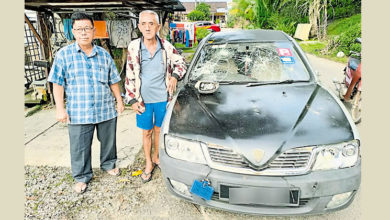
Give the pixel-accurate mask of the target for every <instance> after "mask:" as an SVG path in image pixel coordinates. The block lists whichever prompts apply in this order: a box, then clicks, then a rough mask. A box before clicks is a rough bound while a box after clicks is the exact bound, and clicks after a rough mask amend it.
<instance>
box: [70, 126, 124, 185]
mask: <svg viewBox="0 0 390 220" xmlns="http://www.w3.org/2000/svg"><path fill="white" fill-rule="evenodd" d="M116 123H117V118H113V119H111V120H108V121H104V122H101V123H98V124H75V125H72V124H69V125H68V130H69V139H70V160H71V166H72V176H73V178H74V179H75V180H76V181H77V182H84V183H88V182H89V181H90V180H91V178H92V165H91V146H92V139H93V133H94V131H95V128H96V131H97V138H98V140H99V141H100V168H101V169H102V170H111V169H114V168H115V163H116V159H117V155H116Z"/></svg>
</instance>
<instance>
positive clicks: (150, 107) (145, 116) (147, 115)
mask: <svg viewBox="0 0 390 220" xmlns="http://www.w3.org/2000/svg"><path fill="white" fill-rule="evenodd" d="M166 110H167V102H166V101H165V102H157V103H145V111H144V112H143V113H142V114H141V115H139V114H137V116H136V118H137V127H139V128H141V129H144V130H150V129H152V128H153V127H154V126H157V127H161V124H162V122H163V120H164V116H165V112H166ZM153 113H154V117H153ZM153 118H154V120H153Z"/></svg>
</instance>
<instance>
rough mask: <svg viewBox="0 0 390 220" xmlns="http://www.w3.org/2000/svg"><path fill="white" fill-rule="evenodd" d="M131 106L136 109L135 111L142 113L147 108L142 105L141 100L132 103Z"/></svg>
mask: <svg viewBox="0 0 390 220" xmlns="http://www.w3.org/2000/svg"><path fill="white" fill-rule="evenodd" d="M131 108H132V109H133V110H134V111H135V113H137V114H139V115H141V114H142V113H143V112H144V111H145V108H144V107H142V106H141V105H140V104H139V102H136V103H134V104H132V105H131Z"/></svg>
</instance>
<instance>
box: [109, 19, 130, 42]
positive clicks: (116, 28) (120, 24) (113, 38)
mask: <svg viewBox="0 0 390 220" xmlns="http://www.w3.org/2000/svg"><path fill="white" fill-rule="evenodd" d="M132 30H133V27H132V22H131V20H111V21H107V31H108V35H109V38H110V44H111V45H112V46H114V47H116V48H127V47H128V46H129V43H130V42H131V32H132Z"/></svg>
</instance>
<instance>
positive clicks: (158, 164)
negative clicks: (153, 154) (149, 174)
mask: <svg viewBox="0 0 390 220" xmlns="http://www.w3.org/2000/svg"><path fill="white" fill-rule="evenodd" d="M153 166H154V167H156V166H157V167H158V168H159V169H161V167H160V163H155V162H153Z"/></svg>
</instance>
